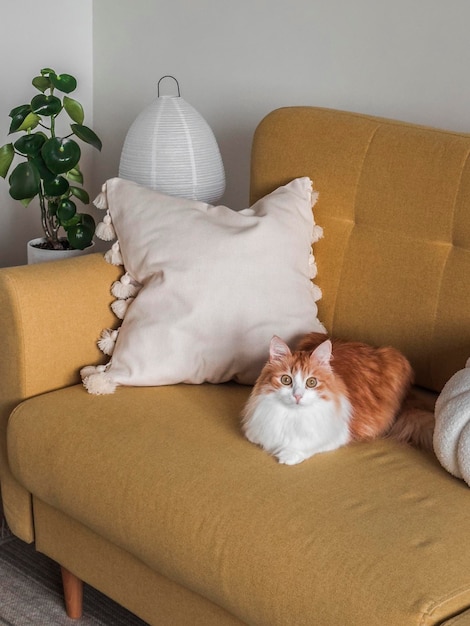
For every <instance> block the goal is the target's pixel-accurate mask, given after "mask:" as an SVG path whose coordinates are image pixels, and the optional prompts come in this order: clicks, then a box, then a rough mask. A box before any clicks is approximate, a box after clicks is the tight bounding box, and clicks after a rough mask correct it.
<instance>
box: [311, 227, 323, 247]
mask: <svg viewBox="0 0 470 626" xmlns="http://www.w3.org/2000/svg"><path fill="white" fill-rule="evenodd" d="M322 237H323V228H322V227H321V226H318V224H315V226H314V227H313V233H312V243H316V242H317V241H318V240H319V239H321V238H322Z"/></svg>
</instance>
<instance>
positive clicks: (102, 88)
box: [94, 0, 470, 208]
mask: <svg viewBox="0 0 470 626" xmlns="http://www.w3.org/2000/svg"><path fill="white" fill-rule="evenodd" d="M469 23H470V3H469V2H468V0H452V2H442V0H394V1H393V2H392V1H390V0H389V1H384V0H354V1H353V2H352V1H351V0H237V1H236V2H233V1H231V2H229V1H228V0H194V1H192V2H188V0H171V1H170V0H164V1H161V2H155V1H153V0H134V1H133V2H132V3H130V2H129V3H119V6H117V3H115V2H114V0H98V1H96V2H95V3H94V68H95V83H94V102H95V121H96V124H97V126H98V127H99V129H100V131H101V133H102V134H103V135H104V136H105V138H106V145H107V151H106V154H107V157H108V158H107V159H105V160H101V161H100V163H99V165H98V167H97V172H98V173H99V175H101V177H102V178H103V179H105V178H106V177H109V176H111V175H114V174H115V173H116V171H117V165H118V159H119V152H120V148H121V145H122V141H123V139H124V136H125V132H126V130H127V128H128V126H129V125H130V124H131V122H132V120H133V119H134V118H135V116H136V115H137V114H138V113H139V111H140V110H141V109H142V108H144V107H145V106H146V105H147V104H148V103H149V102H151V101H152V99H153V98H155V97H156V84H157V81H158V79H159V78H160V77H161V76H163V75H164V74H174V75H175V76H176V77H177V78H178V80H179V81H180V84H181V89H182V96H183V97H184V98H185V99H186V100H187V101H188V102H190V103H191V104H192V105H193V106H194V107H195V108H196V109H198V110H199V112H200V113H201V114H202V115H203V116H204V117H205V118H206V119H207V121H208V122H209V124H210V125H211V127H212V129H213V130H214V133H215V135H216V137H217V140H218V142H219V145H220V148H221V151H222V156H223V159H224V163H225V166H226V174H227V191H226V195H225V197H224V198H223V201H224V202H225V203H226V204H229V205H231V206H234V207H237V208H241V207H242V206H244V205H245V204H246V202H247V198H248V174H249V156H250V154H249V153H250V142H251V138H252V134H253V131H254V129H255V127H256V125H257V123H258V122H259V121H260V119H261V118H262V117H263V116H264V115H265V114H266V113H268V112H269V111H270V110H272V109H274V108H276V107H280V106H285V105H299V104H302V105H319V106H325V107H335V108H341V109H347V110H353V111H359V112H366V113H373V114H377V115H383V116H389V117H396V118H400V119H404V120H407V121H413V122H418V123H423V124H430V125H436V126H443V127H447V128H451V129H458V130H464V131H466V130H469V129H470V80H468V78H467V76H468V70H469V69H470V64H469V60H470V37H469V34H468V24H469Z"/></svg>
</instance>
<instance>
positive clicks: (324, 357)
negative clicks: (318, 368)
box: [310, 339, 333, 367]
mask: <svg viewBox="0 0 470 626" xmlns="http://www.w3.org/2000/svg"><path fill="white" fill-rule="evenodd" d="M332 348H333V346H332V344H331V341H330V340H329V339H327V340H326V341H324V342H323V343H321V344H320V345H319V346H317V347H316V348H315V350H314V351H313V352H312V354H311V355H310V358H311V359H312V360H315V361H316V362H317V363H320V364H321V365H323V366H327V367H329V366H330V361H331V351H332Z"/></svg>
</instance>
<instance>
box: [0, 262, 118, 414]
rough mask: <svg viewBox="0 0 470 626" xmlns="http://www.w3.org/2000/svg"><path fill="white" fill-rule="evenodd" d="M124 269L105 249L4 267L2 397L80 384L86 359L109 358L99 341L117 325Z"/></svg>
mask: <svg viewBox="0 0 470 626" xmlns="http://www.w3.org/2000/svg"><path fill="white" fill-rule="evenodd" d="M121 273H122V268H117V267H115V266H112V265H109V264H108V263H106V262H105V261H104V259H103V257H102V255H101V254H90V255H85V256H83V257H78V258H72V259H68V260H64V261H54V262H51V263H40V264H37V265H28V266H21V267H12V268H4V269H1V270H0V345H1V346H2V358H1V360H0V403H2V404H3V403H4V402H5V399H7V398H8V399H9V400H10V402H14V403H15V404H16V403H18V402H19V401H21V400H23V399H25V398H29V397H31V396H34V395H37V394H39V393H44V392H47V391H52V390H53V389H58V388H60V387H66V386H68V385H72V384H75V383H77V382H79V380H80V377H79V370H80V368H81V367H82V366H83V365H88V364H92V363H98V362H103V360H104V359H103V355H102V354H101V352H100V351H99V349H98V348H97V345H96V342H97V339H98V338H99V334H100V332H101V330H102V329H103V328H110V327H115V326H117V321H118V320H117V319H116V317H115V316H114V315H113V313H112V311H111V309H110V303H111V301H112V299H113V297H112V295H111V292H110V287H111V284H112V282H113V281H114V280H116V279H117V278H118V277H119V275H120V274H121Z"/></svg>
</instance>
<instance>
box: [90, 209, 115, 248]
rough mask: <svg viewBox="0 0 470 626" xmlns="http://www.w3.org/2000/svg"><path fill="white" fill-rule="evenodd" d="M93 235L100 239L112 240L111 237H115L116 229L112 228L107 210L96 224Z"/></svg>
mask: <svg viewBox="0 0 470 626" xmlns="http://www.w3.org/2000/svg"><path fill="white" fill-rule="evenodd" d="M95 235H96V236H97V237H98V239H102V240H103V241H112V240H113V239H116V231H115V230H114V226H113V222H112V221H111V215H110V214H109V211H108V212H107V213H106V215H105V216H104V218H103V221H102V222H100V223H99V224H98V225H97V227H96V230H95Z"/></svg>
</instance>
